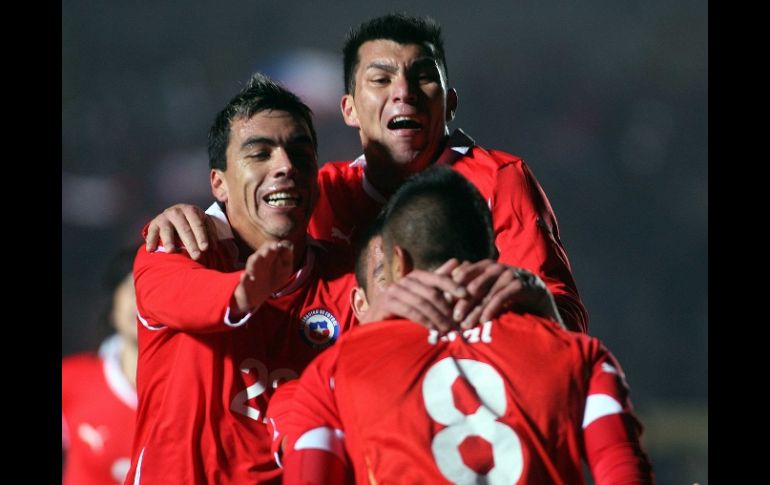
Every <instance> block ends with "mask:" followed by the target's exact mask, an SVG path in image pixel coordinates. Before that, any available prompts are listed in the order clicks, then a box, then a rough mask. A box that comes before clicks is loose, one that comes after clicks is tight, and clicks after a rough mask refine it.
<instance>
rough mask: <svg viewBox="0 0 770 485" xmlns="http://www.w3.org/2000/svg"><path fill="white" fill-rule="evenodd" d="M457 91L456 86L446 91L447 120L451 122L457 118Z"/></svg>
mask: <svg viewBox="0 0 770 485" xmlns="http://www.w3.org/2000/svg"><path fill="white" fill-rule="evenodd" d="M457 102H458V99H457V91H456V90H455V88H449V89H447V91H446V121H447V122H450V121H452V120H453V119H455V113H456V112H457Z"/></svg>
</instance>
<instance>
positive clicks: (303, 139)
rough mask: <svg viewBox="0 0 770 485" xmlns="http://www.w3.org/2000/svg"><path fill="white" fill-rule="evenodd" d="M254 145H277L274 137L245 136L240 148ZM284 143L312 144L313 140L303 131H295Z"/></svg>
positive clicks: (243, 148)
mask: <svg viewBox="0 0 770 485" xmlns="http://www.w3.org/2000/svg"><path fill="white" fill-rule="evenodd" d="M254 145H269V146H278V142H277V141H276V140H275V139H274V138H270V137H269V136H252V137H251V138H247V139H246V140H244V142H243V143H241V150H245V149H247V148H250V147H252V146H254ZM286 145H287V146H288V145H311V146H312V145H313V140H312V139H311V138H310V136H309V135H307V134H305V133H297V134H296V135H292V136H290V137H289V139H288V140H287V141H286Z"/></svg>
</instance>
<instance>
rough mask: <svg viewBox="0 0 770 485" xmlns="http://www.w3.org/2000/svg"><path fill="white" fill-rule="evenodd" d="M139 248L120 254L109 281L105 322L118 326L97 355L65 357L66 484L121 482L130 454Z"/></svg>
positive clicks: (101, 484) (113, 262)
mask: <svg viewBox="0 0 770 485" xmlns="http://www.w3.org/2000/svg"><path fill="white" fill-rule="evenodd" d="M134 252H135V251H134V250H133V248H132V249H131V250H130V251H129V250H126V251H123V252H121V253H118V254H117V255H116V256H115V257H114V258H113V260H112V262H111V263H110V265H109V268H108V271H107V274H106V278H105V282H106V284H107V286H108V288H109V289H110V295H111V296H112V297H111V299H110V304H109V308H108V310H107V312H106V314H105V317H104V318H105V320H106V321H108V322H109V324H110V326H112V327H113V328H114V330H115V333H113V334H112V335H111V336H109V337H108V338H107V339H106V340H104V341H103V342H102V344H101V345H100V346H99V351H98V353H97V354H92V353H81V354H76V355H71V356H68V357H65V358H64V359H63V360H62V370H61V377H62V398H61V400H62V450H63V451H64V453H65V463H64V470H63V473H62V478H63V483H64V485H105V484H114V485H118V484H122V483H123V479H124V478H125V476H126V472H127V471H128V467H129V464H130V457H131V442H132V439H133V437H134V421H135V420H136V354H137V348H136V297H135V294H134V278H133V276H132V274H131V267H132V265H133V262H134Z"/></svg>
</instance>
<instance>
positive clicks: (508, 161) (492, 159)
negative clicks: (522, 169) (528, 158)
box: [471, 145, 526, 169]
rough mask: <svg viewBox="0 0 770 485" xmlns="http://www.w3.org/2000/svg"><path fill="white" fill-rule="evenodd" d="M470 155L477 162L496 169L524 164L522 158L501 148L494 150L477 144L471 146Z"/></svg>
mask: <svg viewBox="0 0 770 485" xmlns="http://www.w3.org/2000/svg"><path fill="white" fill-rule="evenodd" d="M471 157H472V158H473V159H474V160H476V161H477V162H478V163H482V164H486V165H489V166H491V167H495V168H498V169H499V168H503V167H506V166H511V165H513V166H523V165H526V164H525V163H524V159H522V158H521V157H520V156H518V155H514V154H512V153H508V152H506V151H503V150H496V149H494V148H484V147H481V146H479V145H474V146H473V148H472V149H471Z"/></svg>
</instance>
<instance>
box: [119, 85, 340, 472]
mask: <svg viewBox="0 0 770 485" xmlns="http://www.w3.org/2000/svg"><path fill="white" fill-rule="evenodd" d="M316 148H317V141H316V135H315V131H314V129H313V123H312V119H311V113H310V110H309V109H308V108H307V106H306V105H305V104H303V103H302V102H301V101H300V100H299V99H298V98H297V97H296V96H295V95H294V94H292V93H290V92H288V91H287V90H285V89H283V88H282V87H280V86H279V85H277V84H276V83H274V82H273V81H271V80H270V79H268V78H267V77H265V76H262V75H259V74H257V75H254V76H253V77H252V79H251V80H250V81H249V83H248V84H247V85H246V87H245V88H244V89H243V90H242V91H241V92H240V93H238V94H237V95H236V96H235V97H234V98H233V99H232V100H231V101H230V102H229V103H228V105H227V106H226V107H225V109H223V110H222V111H221V112H220V113H219V114H218V115H217V117H216V119H215V121H214V124H213V126H212V128H211V130H210V133H209V159H210V166H211V170H210V182H211V188H212V193H213V194H214V196H215V198H216V200H217V201H216V202H215V203H214V204H213V205H212V206H211V207H210V208H209V209H208V211H207V214H209V215H210V216H211V217H212V218H213V219H214V220H215V223H216V230H217V232H218V239H219V241H218V244H217V248H216V250H212V251H207V252H206V254H204V255H203V257H202V258H200V260H199V261H194V260H192V259H191V258H190V257H189V255H188V254H187V253H184V252H183V253H173V254H172V253H169V252H166V251H164V248H162V247H161V248H159V250H158V251H155V252H152V253H148V252H146V251H145V250H144V249H140V250H139V251H138V253H137V255H136V262H135V267H134V276H135V283H136V294H137V308H138V318H139V321H140V322H141V325H139V331H138V333H139V366H138V378H137V382H138V393H139V408H138V416H137V424H136V426H137V428H136V436H135V439H134V446H133V455H132V460H131V469H130V470H129V473H128V477H127V480H126V483H129V484H144V483H148V484H151V483H152V484H155V483H184V484H203V483H232V484H240V483H244V484H245V483H249V484H253V483H279V482H280V470H279V469H278V468H277V467H276V466H275V464H274V462H273V459H272V456H271V454H270V452H269V444H270V437H269V435H268V434H267V431H266V428H265V425H264V413H265V409H266V406H267V403H268V401H269V399H270V396H271V395H272V393H273V391H274V390H275V388H276V387H277V386H278V385H280V384H281V383H282V382H284V381H286V380H288V379H293V378H295V377H297V376H298V375H299V373H300V372H301V371H302V369H303V368H304V367H305V365H307V363H308V362H310V361H311V360H312V358H313V357H315V356H316V355H317V354H318V353H319V352H320V351H321V350H322V349H324V348H325V347H327V346H328V345H330V344H331V343H332V342H334V341H335V339H336V338H337V337H338V336H339V334H340V332H341V331H343V330H344V329H346V328H347V327H349V326H350V325H351V322H352V320H353V315H352V312H351V310H350V307H349V305H348V300H347V293H348V289H349V287H350V286H351V280H350V276H349V274H348V273H347V272H346V271H341V270H340V269H339V267H338V266H339V264H341V263H343V262H344V261H345V260H346V255H345V254H344V253H336V252H335V251H336V250H335V248H333V247H331V246H330V245H328V244H325V245H322V244H320V243H318V242H316V241H314V240H312V239H309V238H308V237H307V223H308V220H309V218H310V214H311V212H312V210H313V204H314V202H315V200H316V198H317V190H318V189H317V181H316V180H317V179H316V177H317V170H318V169H317V165H316Z"/></svg>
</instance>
